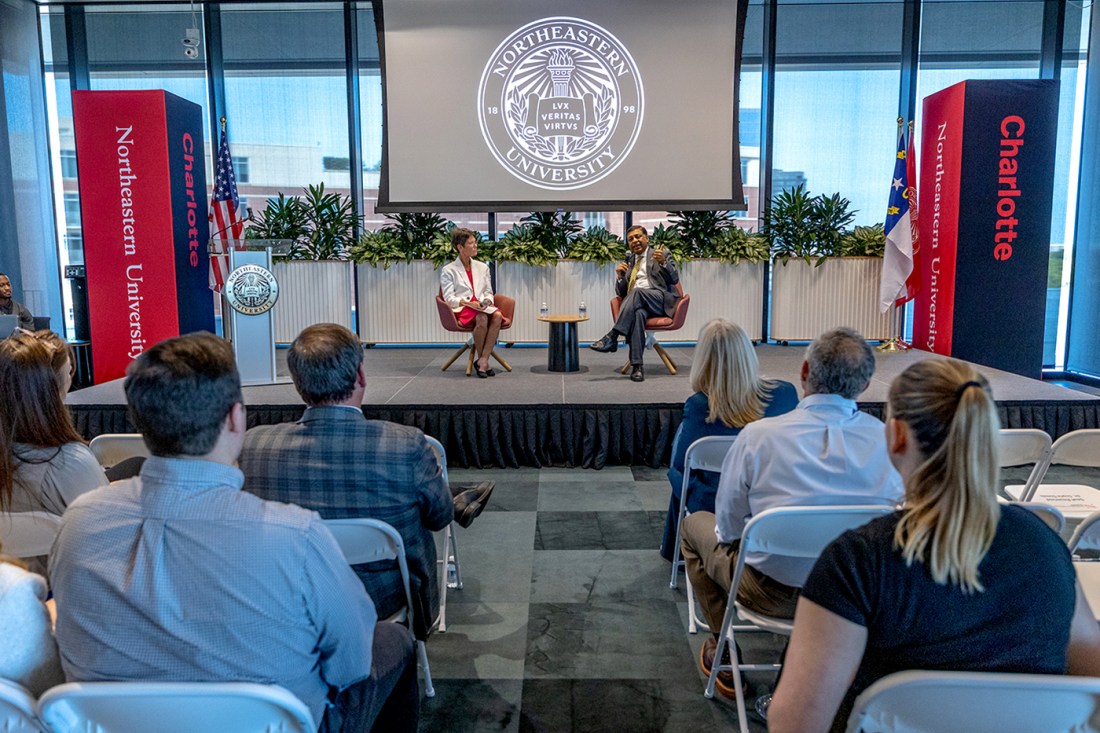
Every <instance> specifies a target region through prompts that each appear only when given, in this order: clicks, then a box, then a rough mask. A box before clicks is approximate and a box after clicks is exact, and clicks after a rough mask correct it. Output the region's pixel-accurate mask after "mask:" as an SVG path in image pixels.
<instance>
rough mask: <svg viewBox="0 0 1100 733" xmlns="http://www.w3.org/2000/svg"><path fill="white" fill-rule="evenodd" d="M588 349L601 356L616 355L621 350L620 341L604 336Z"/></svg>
mask: <svg viewBox="0 0 1100 733" xmlns="http://www.w3.org/2000/svg"><path fill="white" fill-rule="evenodd" d="M588 348H590V349H592V350H593V351H598V352H600V353H601V354H614V353H615V352H616V351H618V350H619V340H618V339H614V338H608V337H607V336H604V337H603V338H602V339H600V340H599V341H593V342H592V344H591V345H590V346H589V347H588Z"/></svg>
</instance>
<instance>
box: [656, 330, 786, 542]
mask: <svg viewBox="0 0 1100 733" xmlns="http://www.w3.org/2000/svg"><path fill="white" fill-rule="evenodd" d="M691 388H692V389H693V390H695V394H693V395H692V396H691V397H689V398H688V399H687V402H685V403H684V419H683V421H682V422H681V423H680V429H679V431H678V432H677V434H676V440H675V444H674V447H673V449H672V460H671V461H669V469H668V480H669V482H670V483H671V484H672V497H671V498H670V499H669V503H668V519H667V521H666V522H665V537H664V540H663V542H662V543H661V556H662V557H664V558H665V559H666V560H671V559H672V549H673V548H672V543H673V542H675V541H676V521H677V519H678V518H679V515H680V491H681V490H682V488H683V481H684V456H685V454H686V453H687V449H688V446H690V445H691V444H692V443H694V442H695V441H696V440H698V439H699V438H705V437H708V436H711V435H722V436H733V435H737V434H738V433H740V432H741V428H743V427H745V426H746V425H747V424H749V423H750V422H752V421H753V420H759V419H760V418H762V417H775V416H776V415H783V414H786V413H788V412H790V411H791V410H793V409H794V408H795V405H797V404H798V393H797V392H795V389H794V385H793V384H791V383H790V382H784V381H783V380H781V379H762V378H761V377H760V365H759V363H758V362H757V361H756V352H755V351H753V348H752V342H751V341H749V337H748V336H747V335H745V331H744V330H743V329H742V328H741V327H740V326H738V325H737V324H735V323H730V322H729V321H726V320H723V319H721V318H717V319H715V320H713V321H710V322H709V323H707V324H706V325H705V326H703V328H702V330H701V331H700V332H699V342H698V343H697V344H696V346H695V355H694V357H693V359H692V363H691ZM689 481H690V483H689V486H688V511H691V512H698V511H707V512H713V511H714V495H715V493H716V492H717V491H718V474H717V473H715V472H714V471H698V470H697V471H693V472H692V474H691V477H690V479H689Z"/></svg>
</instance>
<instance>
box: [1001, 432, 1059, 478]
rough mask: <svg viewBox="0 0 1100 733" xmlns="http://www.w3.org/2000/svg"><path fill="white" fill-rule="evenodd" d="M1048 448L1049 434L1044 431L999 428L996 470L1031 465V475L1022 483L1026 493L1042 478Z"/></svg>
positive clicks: (1047, 456)
mask: <svg viewBox="0 0 1100 733" xmlns="http://www.w3.org/2000/svg"><path fill="white" fill-rule="evenodd" d="M1050 446H1051V440H1050V434H1049V433H1047V432H1046V431H1045V430H1038V429H1036V428H1001V430H1000V433H999V435H998V437H997V448H998V451H997V452H998V453H999V454H1000V456H1001V462H1000V465H999V466H998V468H1009V467H1011V466H1026V465H1031V467H1032V468H1031V473H1030V474H1028V477H1027V479H1026V480H1025V481H1024V491H1025V492H1027V491H1029V490H1030V489H1031V486H1032V484H1033V483H1038V481H1039V478H1040V477H1041V476H1042V473H1043V470H1044V466H1045V465H1046V461H1047V458H1049V455H1048V454H1049V452H1050Z"/></svg>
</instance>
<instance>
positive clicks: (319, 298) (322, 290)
mask: <svg viewBox="0 0 1100 733" xmlns="http://www.w3.org/2000/svg"><path fill="white" fill-rule="evenodd" d="M354 268H355V265H354V264H353V263H351V262H338V261H334V260H326V261H322V262H312V261H301V260H295V261H291V262H276V263H275V265H274V275H275V278H276V279H277V280H278V281H279V300H278V301H277V302H276V303H275V307H274V308H272V309H271V313H272V318H273V319H274V322H275V341H276V342H277V343H290V342H291V341H293V340H294V339H295V337H297V336H298V334H299V333H301V331H302V329H304V328H305V327H306V326H312V325H313V324H314V323H339V324H340V325H341V326H347V327H348V328H354V327H353V323H352V315H351V306H352V300H353V294H354V291H353V289H352V283H353V280H352V273H353V271H354Z"/></svg>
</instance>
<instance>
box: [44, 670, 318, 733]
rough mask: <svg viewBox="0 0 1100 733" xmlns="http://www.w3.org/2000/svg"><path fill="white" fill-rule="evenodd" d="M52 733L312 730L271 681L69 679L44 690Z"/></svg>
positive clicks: (306, 716)
mask: <svg viewBox="0 0 1100 733" xmlns="http://www.w3.org/2000/svg"><path fill="white" fill-rule="evenodd" d="M38 713H39V717H40V718H41V719H42V722H43V723H45V725H46V727H47V728H48V729H49V730H50V731H51V732H52V733H86V732H87V731H95V732H96V733H116V732H117V733H124V732H125V731H156V733H195V731H219V732H220V733H259V732H260V731H264V733H314V732H315V731H316V730H317V726H316V725H315V724H314V722H313V716H312V715H311V714H310V712H309V708H307V707H306V706H305V703H303V702H302V701H301V700H299V699H298V698H297V697H295V696H294V695H292V694H291V693H290V692H288V691H287V690H285V689H283V688H282V687H278V686H277V685H260V684H254V683H251V682H70V683H67V684H64V685H58V686H57V687H54V688H52V689H49V690H46V692H45V693H43V695H42V698H41V699H40V700H39V701H38Z"/></svg>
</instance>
